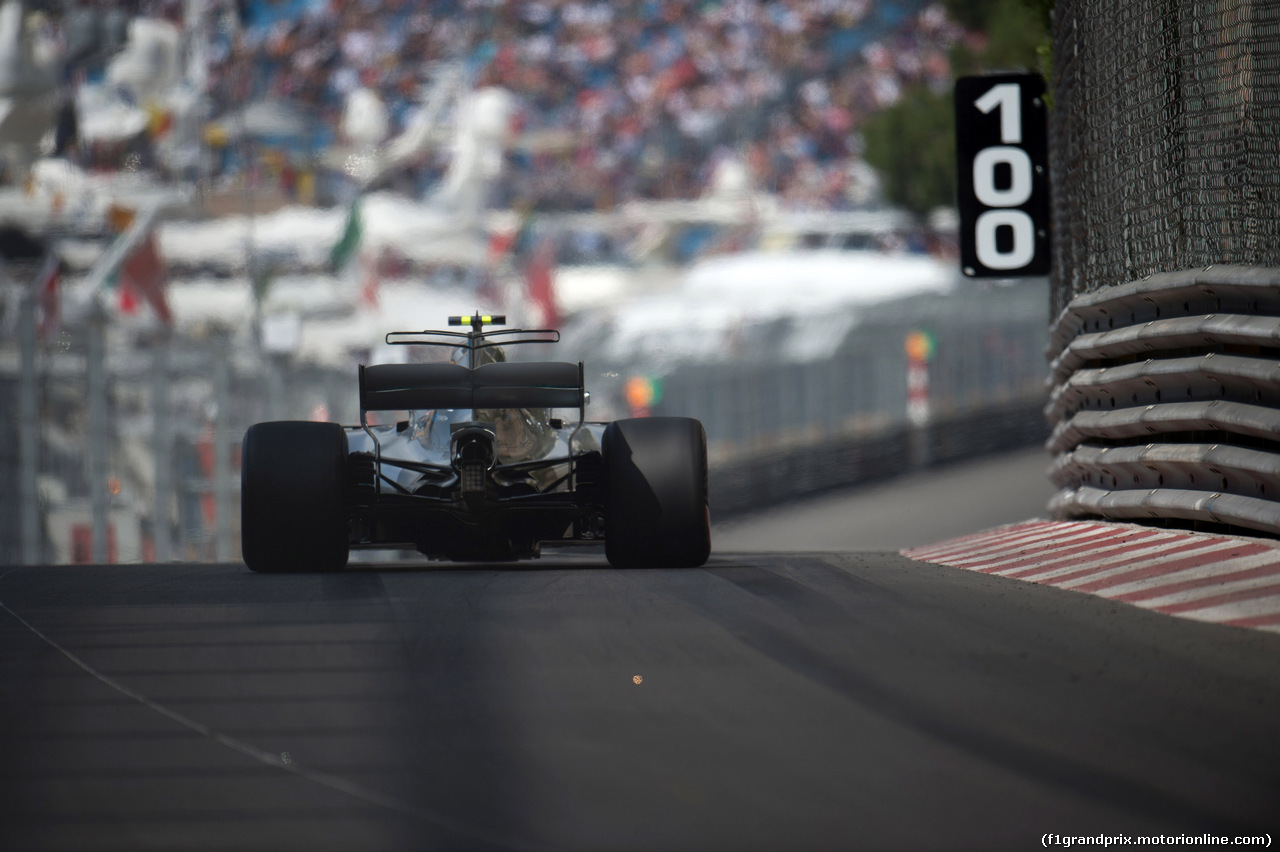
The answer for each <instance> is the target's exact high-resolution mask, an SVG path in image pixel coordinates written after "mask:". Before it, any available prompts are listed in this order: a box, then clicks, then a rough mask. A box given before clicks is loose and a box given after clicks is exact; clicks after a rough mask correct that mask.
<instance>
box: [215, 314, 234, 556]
mask: <svg viewBox="0 0 1280 852" xmlns="http://www.w3.org/2000/svg"><path fill="white" fill-rule="evenodd" d="M213 396H214V400H215V401H216V408H217V412H216V414H215V415H214V424H213V495H214V496H213V499H214V505H215V506H216V507H217V520H216V522H215V526H214V534H213V536H214V537H213V552H214V559H216V560H217V561H218V562H228V561H230V559H231V443H230V441H229V438H230V437H231V436H230V434H229V432H230V429H229V426H230V423H231V347H230V344H229V341H228V338H227V335H226V333H221V334H219V335H218V337H217V342H216V344H215V347H214V358H213Z"/></svg>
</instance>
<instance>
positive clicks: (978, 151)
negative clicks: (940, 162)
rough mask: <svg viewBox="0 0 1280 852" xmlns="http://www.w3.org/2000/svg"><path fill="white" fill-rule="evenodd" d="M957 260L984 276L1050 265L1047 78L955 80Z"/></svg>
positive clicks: (1010, 274) (1029, 272) (1020, 76)
mask: <svg viewBox="0 0 1280 852" xmlns="http://www.w3.org/2000/svg"><path fill="white" fill-rule="evenodd" d="M955 105H956V160H957V166H958V169H957V172H958V175H957V176H958V178H959V180H958V184H959V185H958V187H957V190H958V193H957V206H958V207H959V210H960V263H961V267H962V269H963V270H964V274H965V275H968V276H971V277H975V278H980V277H997V276H998V277H1014V276H1020V275H1044V274H1045V273H1047V272H1048V271H1049V164H1048V156H1047V152H1046V145H1045V105H1044V79H1043V78H1042V77H1040V75H1038V74H999V75H991V76H985V77H961V78H960V79H958V80H957V81H956V104H955Z"/></svg>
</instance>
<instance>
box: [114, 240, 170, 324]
mask: <svg viewBox="0 0 1280 852" xmlns="http://www.w3.org/2000/svg"><path fill="white" fill-rule="evenodd" d="M167 279H168V273H167V272H166V270H165V267H164V260H163V259H161V257H160V250H159V248H158V247H157V246H156V234H155V231H150V232H148V233H147V235H146V237H144V238H143V239H142V241H141V242H140V243H138V245H137V247H135V248H134V250H133V252H132V253H131V254H130V255H129V256H128V257H127V258H125V260H124V262H123V263H121V264H120V273H119V281H120V310H122V311H124V312H125V313H133V312H134V311H136V310H137V307H138V297H139V296H141V297H142V298H144V299H146V300H147V301H148V302H149V303H150V304H151V307H152V309H153V310H154V311H155V312H156V316H158V317H159V318H160V321H161V322H163V323H164V324H165V325H168V326H172V325H173V314H172V313H170V311H169V302H168V300H167V299H166V298H165V283H166V281H167Z"/></svg>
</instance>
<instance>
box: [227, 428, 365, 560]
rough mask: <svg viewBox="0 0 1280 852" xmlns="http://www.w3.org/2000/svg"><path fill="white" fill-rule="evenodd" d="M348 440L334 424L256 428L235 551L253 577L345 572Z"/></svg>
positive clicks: (244, 470) (244, 474)
mask: <svg viewBox="0 0 1280 852" xmlns="http://www.w3.org/2000/svg"><path fill="white" fill-rule="evenodd" d="M346 468H347V435H346V433H345V432H344V431H342V427H341V426H340V425H338V424H337V423H308V422H306V421H281V422H276V423H258V424H256V425H254V426H251V427H249V431H248V432H246V433H245V436H244V448H243V454H242V463H241V471H240V481H241V494H240V549H241V554H242V555H243V557H244V564H245V565H248V566H249V568H250V569H252V570H254V571H262V572H271V573H276V572H284V571H337V570H339V569H341V568H343V567H345V566H346V564H347V555H348V548H347V512H346Z"/></svg>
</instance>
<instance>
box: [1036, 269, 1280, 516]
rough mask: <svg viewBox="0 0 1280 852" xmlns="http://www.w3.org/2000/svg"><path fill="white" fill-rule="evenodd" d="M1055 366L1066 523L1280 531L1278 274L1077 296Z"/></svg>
mask: <svg viewBox="0 0 1280 852" xmlns="http://www.w3.org/2000/svg"><path fill="white" fill-rule="evenodd" d="M1049 356H1050V358H1051V359H1052V373H1051V382H1052V383H1053V384H1054V389H1053V393H1052V396H1051V398H1050V401H1049V403H1048V406H1047V407H1046V409H1045V412H1046V415H1047V416H1048V418H1049V420H1050V422H1051V423H1052V424H1053V425H1054V429H1053V434H1052V436H1051V437H1050V439H1049V442H1048V447H1049V450H1050V452H1051V453H1053V454H1054V455H1055V457H1056V458H1055V461H1054V463H1053V466H1052V468H1051V471H1050V476H1051V477H1052V479H1053V480H1054V482H1055V483H1056V484H1057V485H1058V486H1060V488H1061V490H1060V491H1059V492H1058V494H1057V496H1056V497H1055V498H1054V500H1053V501H1052V503H1051V505H1050V509H1051V511H1052V512H1053V513H1054V514H1055V515H1056V516H1057V517H1060V518H1080V517H1103V518H1115V519H1152V518H1160V519H1179V520H1183V521H1197V522H1208V523H1217V524H1226V525H1231V526H1238V527H1246V528H1249V529H1254V530H1263V531H1267V532H1270V533H1280V270H1277V269H1275V268H1257V267H1243V266H1211V267H1208V268H1206V269H1202V270H1196V271H1188V272H1175V273H1166V274H1157V275H1152V276H1150V277H1148V278H1145V279H1143V280H1141V281H1134V282H1130V283H1128V284H1125V285H1122V286H1119V287H1113V288H1108V289H1104V290H1100V291H1097V292H1094V293H1090V294H1088V295H1084V296H1080V297H1077V298H1076V299H1074V300H1072V301H1071V303H1070V304H1069V305H1068V306H1067V307H1066V308H1065V309H1064V310H1063V312H1062V313H1061V315H1060V316H1059V317H1058V319H1057V321H1056V322H1055V323H1054V325H1053V327H1052V330H1051V339H1050V352H1049Z"/></svg>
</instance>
